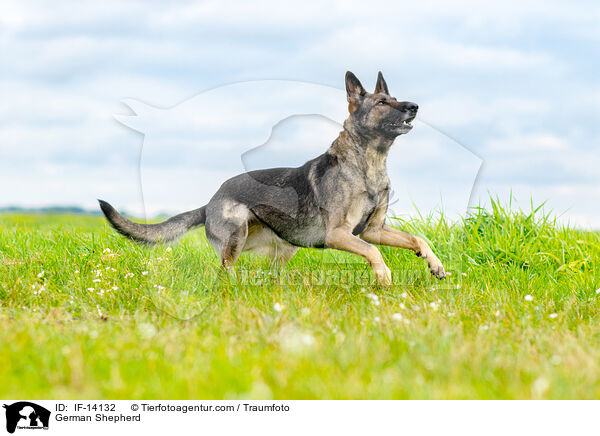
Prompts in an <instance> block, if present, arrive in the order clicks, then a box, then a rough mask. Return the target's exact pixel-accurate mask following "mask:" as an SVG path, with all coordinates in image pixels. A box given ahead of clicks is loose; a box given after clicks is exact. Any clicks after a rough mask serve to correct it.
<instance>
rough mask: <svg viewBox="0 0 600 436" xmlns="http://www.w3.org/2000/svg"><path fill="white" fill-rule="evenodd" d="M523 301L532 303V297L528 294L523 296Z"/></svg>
mask: <svg viewBox="0 0 600 436" xmlns="http://www.w3.org/2000/svg"><path fill="white" fill-rule="evenodd" d="M524 299H525V301H533V296H532V295H529V294H527V295H525V298H524Z"/></svg>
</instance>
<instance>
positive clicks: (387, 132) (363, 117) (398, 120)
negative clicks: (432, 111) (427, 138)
mask: <svg viewBox="0 0 600 436" xmlns="http://www.w3.org/2000/svg"><path fill="white" fill-rule="evenodd" d="M346 93H347V97H348V111H349V112H350V117H349V118H348V121H349V122H350V124H351V125H352V127H353V128H354V129H355V130H356V131H357V132H358V133H359V134H361V135H362V136H367V137H383V138H389V139H393V138H395V137H396V136H398V135H402V134H404V133H408V132H410V130H411V129H412V124H411V122H412V120H414V119H415V116H416V115H417V110H418V109H419V106H417V104H415V103H411V102H409V101H398V100H396V99H395V98H394V97H392V96H391V95H390V92H389V91H388V87H387V83H385V80H384V79H383V75H382V74H381V72H379V74H378V75H377V85H376V86H375V92H373V94H371V93H369V92H367V91H365V89H364V88H363V86H362V85H361V83H360V81H359V80H358V79H357V78H356V76H355V75H354V74H352V73H351V72H350V71H348V72H346Z"/></svg>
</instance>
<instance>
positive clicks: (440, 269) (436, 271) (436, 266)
mask: <svg viewBox="0 0 600 436" xmlns="http://www.w3.org/2000/svg"><path fill="white" fill-rule="evenodd" d="M429 270H430V271H431V274H432V275H433V276H435V277H436V278H437V279H439V280H441V279H445V278H446V271H445V270H444V265H442V262H440V261H439V259H435V261H433V262H429Z"/></svg>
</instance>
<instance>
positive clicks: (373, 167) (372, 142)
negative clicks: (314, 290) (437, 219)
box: [99, 71, 446, 286]
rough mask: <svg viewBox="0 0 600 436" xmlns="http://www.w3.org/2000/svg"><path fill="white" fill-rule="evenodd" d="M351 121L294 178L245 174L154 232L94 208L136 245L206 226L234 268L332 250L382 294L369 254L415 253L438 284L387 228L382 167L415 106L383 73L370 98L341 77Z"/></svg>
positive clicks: (422, 251)
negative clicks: (360, 261) (259, 259)
mask: <svg viewBox="0 0 600 436" xmlns="http://www.w3.org/2000/svg"><path fill="white" fill-rule="evenodd" d="M346 93H347V99H348V111H349V116H348V118H347V119H346V120H345V121H344V129H343V130H342V131H341V132H340V134H339V136H338V137H337V138H336V139H335V140H334V141H333V143H332V144H331V146H330V147H329V149H328V150H327V151H326V152H325V153H324V154H322V155H321V156H319V157H317V158H315V159H313V160H310V161H308V162H306V163H305V164H304V165H302V166H301V167H298V168H273V169H265V170H258V171H251V172H248V173H244V174H240V175H238V176H236V177H233V178H231V179H229V180H227V181H226V182H225V183H223V185H222V186H221V188H220V189H219V190H218V191H217V193H216V194H215V195H214V196H213V197H212V198H211V200H210V201H209V202H208V204H207V205H205V206H202V207H201V208H199V209H195V210H192V211H189V212H184V213H182V214H180V215H176V216H174V217H172V218H169V219H168V220H166V221H164V222H162V223H159V224H140V223H134V222H132V221H130V220H128V219H127V218H125V217H123V216H122V215H121V214H119V213H118V212H117V211H116V210H115V209H114V208H113V207H112V206H111V205H110V204H108V203H107V202H105V201H102V200H99V202H100V207H101V209H102V212H103V213H104V215H105V216H106V219H107V220H108V221H109V223H110V224H111V225H112V226H113V227H114V228H115V229H116V230H117V231H118V232H119V233H121V234H123V235H125V236H126V237H128V238H130V239H132V240H134V241H136V242H140V243H145V244H155V243H161V242H163V243H164V242H169V241H172V240H174V239H176V238H178V237H179V236H181V235H183V234H184V233H185V232H187V231H188V230H190V229H193V228H196V227H198V226H201V225H204V226H205V229H206V237H207V238H208V241H209V242H210V244H211V245H212V247H213V248H214V249H215V250H216V251H217V253H218V254H219V255H220V257H221V265H222V266H223V267H224V268H225V269H229V268H231V267H232V266H233V265H234V264H235V262H236V260H237V259H238V257H239V256H240V254H241V253H242V252H243V251H253V252H257V253H261V254H266V255H269V256H270V257H271V258H272V259H274V260H277V261H279V262H287V261H288V260H290V259H291V258H292V256H294V254H295V253H296V252H297V251H298V249H299V247H312V248H333V249H337V250H344V251H348V252H350V253H354V254H357V255H359V256H362V257H364V258H365V259H366V260H367V261H368V262H369V264H370V265H371V267H372V268H373V272H374V273H375V276H376V277H377V280H378V281H379V283H380V284H382V285H384V286H389V285H391V282H392V277H391V272H390V269H389V268H388V267H387V266H386V264H385V262H384V261H383V257H382V256H381V253H380V252H379V250H378V249H377V248H376V247H375V246H374V245H372V244H380V245H388V246H392V247H398V248H404V249H408V250H412V251H414V252H415V253H416V255H417V256H420V257H422V258H423V259H425V260H426V261H427V263H428V264H429V269H430V271H431V273H432V274H433V275H434V276H435V277H437V278H438V279H443V278H444V277H446V273H445V271H444V267H443V265H442V263H441V262H440V260H439V259H438V258H437V256H436V255H435V254H434V253H433V251H432V250H431V248H430V247H429V245H427V243H426V242H425V241H424V240H423V239H421V238H419V237H417V236H414V235H410V234H408V233H404V232H401V231H399V230H396V229H394V228H392V227H390V226H388V225H387V224H386V223H385V217H386V212H387V209H388V201H389V193H390V181H389V178H388V174H387V167H386V159H387V155H388V152H389V150H390V147H391V146H392V144H393V143H394V140H395V139H396V137H398V136H400V135H403V134H406V133H408V132H410V131H411V129H412V127H413V126H412V124H411V122H412V121H413V120H414V119H415V116H416V115H417V110H418V106H417V105H416V104H415V103H411V102H408V101H397V100H396V99H395V98H394V97H392V96H391V95H390V93H389V91H388V87H387V84H386V82H385V80H384V78H383V75H382V74H381V72H380V73H379V74H378V76H377V84H376V86H375V91H374V92H373V93H369V92H366V91H365V89H364V88H363V86H362V85H361V83H360V81H359V80H358V79H357V78H356V76H355V75H354V74H352V73H351V72H349V71H348V72H347V73H346Z"/></svg>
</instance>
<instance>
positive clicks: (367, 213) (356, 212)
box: [346, 189, 387, 235]
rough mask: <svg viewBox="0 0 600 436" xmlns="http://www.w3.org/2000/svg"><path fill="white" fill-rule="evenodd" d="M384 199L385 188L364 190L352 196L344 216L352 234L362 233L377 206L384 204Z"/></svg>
mask: <svg viewBox="0 0 600 436" xmlns="http://www.w3.org/2000/svg"><path fill="white" fill-rule="evenodd" d="M386 199H387V190H386V189H383V190H381V191H379V190H377V191H375V190H366V191H364V192H362V193H361V194H359V195H357V196H355V197H354V199H353V201H352V203H351V204H350V207H349V209H348V214H347V217H346V221H347V222H348V224H350V228H352V233H353V234H355V235H358V234H360V233H362V231H363V230H364V229H365V227H366V226H367V224H368V222H369V220H370V219H371V217H372V216H373V214H374V213H375V211H376V210H377V208H378V207H381V206H382V205H384V204H385V201H386Z"/></svg>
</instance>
